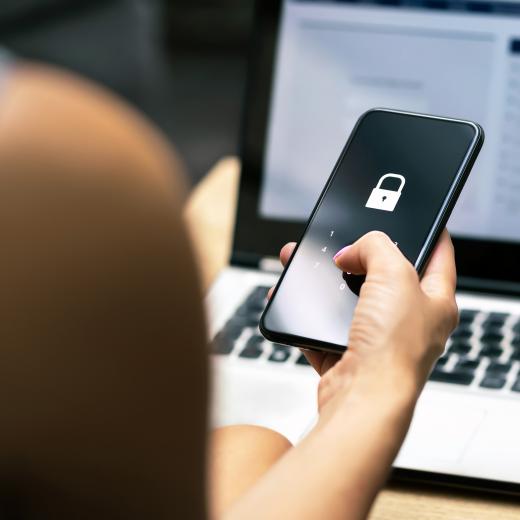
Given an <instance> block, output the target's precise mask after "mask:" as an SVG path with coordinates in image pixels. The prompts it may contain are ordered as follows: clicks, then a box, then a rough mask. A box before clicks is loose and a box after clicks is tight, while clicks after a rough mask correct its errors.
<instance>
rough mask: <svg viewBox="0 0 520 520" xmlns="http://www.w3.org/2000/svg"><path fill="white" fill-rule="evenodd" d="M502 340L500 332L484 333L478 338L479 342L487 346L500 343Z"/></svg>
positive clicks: (502, 336)
mask: <svg viewBox="0 0 520 520" xmlns="http://www.w3.org/2000/svg"><path fill="white" fill-rule="evenodd" d="M503 339H504V335H503V334H501V333H500V332H485V333H484V334H482V336H480V342H481V343H485V344H486V345H488V344H489V343H500V342H501V341H502V340H503Z"/></svg>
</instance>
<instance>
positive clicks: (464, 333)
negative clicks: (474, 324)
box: [451, 324, 473, 339]
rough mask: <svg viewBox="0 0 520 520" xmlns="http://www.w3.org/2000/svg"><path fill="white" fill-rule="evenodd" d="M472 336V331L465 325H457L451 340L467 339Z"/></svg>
mask: <svg viewBox="0 0 520 520" xmlns="http://www.w3.org/2000/svg"><path fill="white" fill-rule="evenodd" d="M472 335H473V330H472V329H471V328H470V327H468V326H467V325H464V324H461V325H459V326H458V327H457V328H456V329H455V330H454V331H453V333H452V334H451V337H452V338H453V339H469V338H470V337H471V336H472Z"/></svg>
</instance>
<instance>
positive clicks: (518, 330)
mask: <svg viewBox="0 0 520 520" xmlns="http://www.w3.org/2000/svg"><path fill="white" fill-rule="evenodd" d="M513 332H516V333H517V334H520V320H518V321H517V322H516V323H515V324H514V325H513Z"/></svg>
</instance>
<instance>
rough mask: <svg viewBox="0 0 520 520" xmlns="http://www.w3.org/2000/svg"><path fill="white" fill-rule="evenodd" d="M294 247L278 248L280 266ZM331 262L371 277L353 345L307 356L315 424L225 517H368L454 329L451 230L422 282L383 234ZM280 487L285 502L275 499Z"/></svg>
mask: <svg viewBox="0 0 520 520" xmlns="http://www.w3.org/2000/svg"><path fill="white" fill-rule="evenodd" d="M293 248H294V244H288V245H287V246H285V247H284V248H283V249H282V251H281V255H280V256H281V261H282V263H286V262H287V260H288V258H289V257H290V254H291V253H292V249H293ZM335 262H336V265H337V266H338V268H340V269H342V270H343V271H348V272H351V273H354V274H366V282H365V283H364V284H363V287H362V289H361V293H360V299H359V303H358V306H357V307H356V311H355V315H354V320H353V322H352V325H351V330H350V338H349V349H348V350H347V352H346V353H345V354H344V355H343V356H341V357H339V356H334V355H331V354H321V353H315V352H306V353H305V354H306V356H308V359H309V361H310V362H311V363H312V364H313V366H314V367H315V368H316V369H317V370H318V372H319V373H320V374H321V376H322V377H321V380H320V384H319V390H318V407H319V412H320V417H319V421H318V424H317V426H316V427H315V429H314V430H313V431H312V432H311V433H310V434H309V435H308V436H307V438H306V439H304V440H303V441H302V442H301V443H300V444H299V445H298V446H296V447H295V448H293V449H291V450H288V451H287V452H286V453H285V455H284V456H283V457H281V458H280V459H279V460H278V462H277V463H276V464H275V465H274V466H273V468H272V469H271V470H270V471H269V472H268V473H266V474H265V475H264V476H263V477H262V478H260V479H259V481H258V482H257V483H256V484H255V485H254V486H253V487H251V488H250V489H249V491H248V492H247V493H246V494H245V495H243V496H242V497H240V498H238V500H237V502H236V503H235V505H234V507H232V509H231V511H230V512H229V514H228V516H227V517H229V518H243V517H245V516H247V518H266V517H268V518H286V517H294V518H301V519H307V518H308V519H311V518H319V517H324V518H330V519H335V518H338V519H340V518H341V519H345V518H348V519H361V518H366V516H367V515H368V512H369V510H370V507H371V505H372V503H373V501H374V499H375V497H376V495H377V492H378V491H379V489H380V488H381V486H382V485H383V484H384V482H385V479H386V477H387V475H388V472H389V469H390V466H391V464H392V462H393V460H394V458H395V456H396V455H397V452H398V450H399V448H400V446H401V444H402V442H403V440H404V437H405V435H406V432H407V430H408V427H409V425H410V422H411V418H412V415H413V410H414V407H415V404H416V402H417V398H418V397H419V394H420V392H421V390H422V388H423V386H424V384H425V382H426V380H427V378H428V375H429V373H430V371H431V368H432V366H433V363H434V361H435V360H436V359H437V358H438V356H439V355H441V353H442V352H443V349H444V345H445V343H446V340H447V338H448V336H449V334H450V333H451V331H452V330H453V328H454V327H455V326H456V323H457V316H458V313H457V306H456V303H455V296H454V295H455V284H456V271H455V262H454V252H453V246H452V244H451V241H450V238H449V236H448V233H447V232H446V231H444V233H443V234H442V236H441V238H440V240H439V243H438V244H437V246H436V248H435V250H434V252H433V255H432V257H431V260H430V262H429V265H428V267H427V269H426V271H425V273H424V276H423V278H422V280H420V279H419V277H418V275H417V272H416V271H415V269H414V268H413V266H412V265H411V264H410V263H409V262H408V261H407V260H406V259H405V258H404V256H403V255H402V254H401V252H400V251H399V250H398V249H397V248H396V246H395V245H394V244H393V242H392V241H391V240H390V239H389V238H388V237H387V236H386V235H384V234H382V233H379V232H372V233H369V234H367V235H365V236H364V237H362V238H361V239H360V240H358V241H357V242H356V243H354V244H352V245H351V246H349V247H347V248H345V249H343V250H342V251H341V252H339V254H338V255H336V257H335ZM396 302H399V305H396ZM381 432H385V434H384V435H381ZM309 468H312V469H311V470H309ZM287 482H290V483H291V485H290V486H287ZM279 489H284V493H283V500H278V499H277V498H276V497H277V493H278V490H279ZM316 490H319V500H316Z"/></svg>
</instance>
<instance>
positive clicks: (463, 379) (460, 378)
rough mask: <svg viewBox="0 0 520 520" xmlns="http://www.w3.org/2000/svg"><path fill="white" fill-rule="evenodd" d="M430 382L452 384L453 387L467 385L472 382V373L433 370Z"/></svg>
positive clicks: (467, 371) (466, 371)
mask: <svg viewBox="0 0 520 520" xmlns="http://www.w3.org/2000/svg"><path fill="white" fill-rule="evenodd" d="M430 381H437V382H439V383H453V384H455V385H469V384H471V382H472V381H473V373H472V372H471V371H469V370H454V371H453V372H444V371H442V370H434V371H433V372H432V373H431V374H430Z"/></svg>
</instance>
